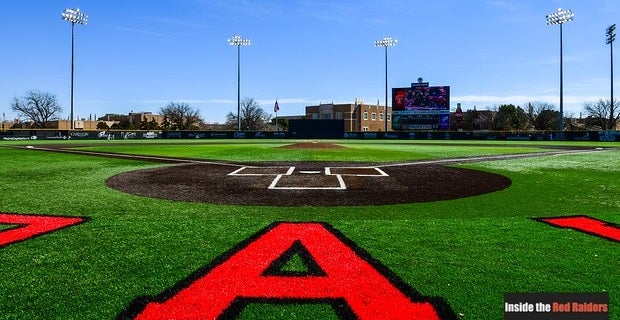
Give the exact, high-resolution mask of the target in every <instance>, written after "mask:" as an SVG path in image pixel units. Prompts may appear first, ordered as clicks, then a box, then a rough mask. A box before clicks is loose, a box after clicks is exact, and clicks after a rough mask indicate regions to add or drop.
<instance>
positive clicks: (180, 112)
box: [9, 90, 620, 131]
mask: <svg viewBox="0 0 620 320" xmlns="http://www.w3.org/2000/svg"><path fill="white" fill-rule="evenodd" d="M9 107H10V109H11V110H13V111H14V112H16V113H17V114H18V116H19V117H20V119H22V120H26V121H30V122H31V123H32V128H49V127H50V125H51V122H53V121H56V120H59V117H60V114H61V113H62V107H61V106H60V104H59V103H58V100H57V98H56V96H55V95H53V94H51V93H48V92H42V91H39V90H30V91H28V92H26V94H25V95H24V96H22V97H15V98H14V99H13V100H12V101H11V102H10V104H9ZM619 109H620V104H619V103H618V102H617V101H614V103H613V104H612V103H611V101H610V100H603V99H599V100H598V101H596V102H588V103H585V104H584V106H583V110H584V112H585V114H586V117H587V118H586V121H587V122H588V123H587V124H588V125H589V126H590V127H592V128H600V129H602V130H613V129H614V128H616V126H617V125H618V123H619V121H620V110H619ZM239 111H240V112H239V115H237V114H236V113H233V112H230V113H228V114H227V115H226V121H225V123H224V124H223V126H222V128H223V129H227V130H236V129H237V117H239V118H240V121H239V123H240V125H241V130H245V131H259V130H270V129H273V128H274V125H275V122H274V121H273V119H272V117H271V114H269V113H268V112H267V111H265V109H263V108H262V107H261V106H260V105H259V104H258V102H256V101H255V100H254V99H252V98H244V99H243V100H242V101H241V105H240V110H239ZM487 111H488V112H482V111H481V112H478V111H476V110H475V109H474V111H473V112H468V113H467V115H466V117H465V118H464V119H462V121H460V119H459V123H457V127H458V126H459V125H460V126H461V127H467V129H473V130H475V129H477V127H476V125H477V123H476V122H478V125H479V123H480V121H481V118H482V117H484V121H485V122H486V124H487V126H486V127H488V128H489V129H491V130H531V129H534V130H558V129H559V127H558V126H559V111H557V110H556V109H555V106H554V105H552V104H549V103H544V102H534V103H528V105H527V106H526V107H525V108H522V107H520V106H515V105H513V104H504V105H500V106H498V107H497V106H494V107H489V108H487ZM159 113H160V115H161V116H163V117H164V119H163V121H162V123H159V122H157V121H155V119H151V120H148V119H147V118H146V117H144V119H142V121H140V123H131V122H130V121H129V117H128V116H126V115H107V116H105V117H101V118H99V119H97V120H99V121H100V122H99V124H98V125H97V128H98V129H140V130H200V129H205V126H206V124H205V123H204V120H203V119H202V118H201V117H200V110H199V109H198V108H196V107H193V106H191V105H189V104H187V103H185V102H170V103H169V104H167V105H166V106H164V107H161V108H160V109H159ZM106 120H109V121H115V123H114V124H113V125H112V127H108V125H107V123H105V121H106ZM279 120H282V119H279ZM564 123H565V124H566V126H568V128H567V127H565V128H564V129H569V130H570V129H574V128H571V127H570V126H571V124H570V123H566V122H564ZM466 124H469V125H466ZM286 125H287V124H286V122H282V121H278V124H277V127H278V128H282V129H286Z"/></svg>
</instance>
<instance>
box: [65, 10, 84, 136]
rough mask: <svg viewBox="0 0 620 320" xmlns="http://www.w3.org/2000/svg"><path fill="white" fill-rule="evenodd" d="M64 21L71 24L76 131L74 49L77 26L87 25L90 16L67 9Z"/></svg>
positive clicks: (72, 128) (72, 125)
mask: <svg viewBox="0 0 620 320" xmlns="http://www.w3.org/2000/svg"><path fill="white" fill-rule="evenodd" d="M62 19H63V20H66V21H69V22H71V130H74V129H75V127H74V124H73V73H74V69H75V68H74V49H75V24H81V25H86V23H87V22H88V16H87V15H86V14H84V12H82V11H80V8H77V9H65V10H64V11H63V12H62Z"/></svg>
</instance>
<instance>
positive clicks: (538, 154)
mask: <svg viewBox="0 0 620 320" xmlns="http://www.w3.org/2000/svg"><path fill="white" fill-rule="evenodd" d="M600 151H603V149H594V150H591V149H587V150H563V151H549V152H534V153H521V154H506V155H499V156H483V157H471V158H454V159H440V160H426V161H415V162H403V163H390V164H383V165H377V167H378V168H379V167H380V168H387V167H402V166H416V165H429V164H430V165H435V164H452V163H470V162H482V161H499V160H510V159H520V158H533V157H544V156H555V155H564V154H576V153H594V152H600Z"/></svg>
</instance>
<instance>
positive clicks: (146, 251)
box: [0, 141, 620, 319]
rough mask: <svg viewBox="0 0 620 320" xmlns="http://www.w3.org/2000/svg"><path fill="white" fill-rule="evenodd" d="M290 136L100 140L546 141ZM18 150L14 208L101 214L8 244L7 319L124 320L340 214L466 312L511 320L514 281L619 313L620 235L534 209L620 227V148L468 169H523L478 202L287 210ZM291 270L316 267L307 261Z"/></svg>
mask: <svg viewBox="0 0 620 320" xmlns="http://www.w3.org/2000/svg"><path fill="white" fill-rule="evenodd" d="M286 143H287V142H286V141H267V142H264V141H258V142H252V143H247V142H244V141H230V142H227V143H223V142H221V141H220V142H218V143H213V144H202V143H191V144H182V145H168V144H162V143H153V144H149V145H141V144H133V145H118V143H117V144H116V145H115V144H114V142H112V143H99V145H98V146H96V147H92V148H95V149H96V150H97V151H113V152H121V153H123V152H125V153H137V154H155V155H169V156H181V157H196V158H201V159H215V160H225V161H258V160H265V161H269V160H278V161H293V160H296V161H319V160H320V161H362V162H374V161H377V162H391V161H404V160H418V159H436V158H443V157H466V156H479V155H487V154H508V153H523V152H532V151H536V150H540V149H539V148H540V147H543V148H546V146H545V145H543V144H539V143H532V144H525V145H524V144H519V145H518V146H511V145H503V144H501V143H497V142H493V143H489V144H487V145H485V146H479V147H475V146H470V145H458V144H456V145H455V144H446V145H436V144H425V143H406V142H401V143H362V142H352V143H348V142H343V141H338V142H334V143H338V144H341V145H344V146H347V147H348V148H345V149H337V150H328V151H327V152H325V151H317V150H313V151H311V152H310V151H308V152H298V153H297V152H291V151H290V150H288V151H287V150H284V149H282V148H278V147H279V146H281V145H284V144H286ZM13 145H15V143H1V144H0V159H1V163H2V166H0V177H2V178H1V179H2V183H1V184H0V212H6V213H22V214H48V215H62V216H80V217H88V218H89V219H90V220H89V221H88V222H87V223H83V224H80V225H77V226H73V227H70V228H66V229H62V230H59V231H56V232H53V233H50V234H47V235H44V236H41V237H37V238H34V239H31V240H28V241H23V242H20V243H16V244H12V245H8V246H5V247H1V248H0V261H2V263H0V274H2V278H1V279H0V296H2V298H1V299H0V310H2V318H4V319H50V318H55V319H110V318H115V317H116V316H117V315H118V314H119V313H121V312H122V311H123V310H124V308H126V307H127V306H128V304H129V303H130V302H131V301H132V300H134V299H136V298H138V297H141V296H156V295H158V294H160V293H161V292H163V291H164V290H166V289H168V288H170V287H172V286H174V285H175V284H176V283H177V282H179V281H181V280H182V279H184V278H186V277H187V276H188V275H189V274H191V273H192V272H194V271H195V270H197V269H200V268H201V267H203V266H205V265H207V264H209V263H210V262H211V261H213V260H214V259H216V258H217V257H218V256H220V255H221V254H223V253H224V252H227V251H228V250H230V248H232V247H234V246H235V245H236V244H238V243H239V242H241V241H244V240H245V239H247V238H248V237H250V236H251V235H253V234H254V233H256V232H257V231H258V230H261V229H262V228H264V227H265V226H266V225H269V224H270V223H272V222H273V221H324V222H327V223H329V224H331V225H332V226H333V227H334V228H336V229H337V230H339V231H340V232H342V233H343V234H344V235H346V237H348V238H349V239H350V240H352V241H353V242H355V243H356V244H357V245H358V246H359V247H361V248H363V249H364V250H366V251H367V252H368V253H369V254H370V255H371V256H372V257H373V258H375V259H377V260H378V261H380V262H381V263H382V264H383V265H385V266H387V267H388V268H389V269H390V270H392V271H393V272H394V273H395V274H396V275H398V276H399V277H400V278H401V279H402V280H404V281H405V282H406V283H407V284H408V285H410V286H411V287H413V288H415V289H416V290H417V291H419V292H420V293H421V294H423V295H425V296H433V297H441V298H443V299H444V300H445V301H446V302H447V303H448V304H449V305H450V306H451V308H452V309H453V310H454V312H455V314H457V315H458V317H459V318H463V319H498V318H502V315H503V295H504V293H508V292H550V293H551V292H608V293H609V298H610V303H611V305H610V319H615V318H618V317H620V304H619V303H618V301H620V290H618V283H620V273H618V272H617V271H616V269H617V267H616V266H617V264H618V261H619V257H620V244H619V243H617V242H613V241H610V240H607V239H602V238H598V237H595V236H592V235H588V234H585V233H581V232H577V231H574V230H568V229H559V228H553V227H550V226H548V225H546V224H543V223H540V222H538V221H535V220H533V219H531V218H537V217H548V216H563V215H578V214H579V215H589V216H591V217H594V218H598V219H601V220H605V221H608V222H611V223H615V224H618V223H620V220H619V219H618V214H620V198H619V197H618V194H620V179H618V177H619V176H620V150H618V149H613V150H608V151H601V152H593V153H588V154H574V155H559V156H551V157H539V158H529V159H514V160H503V161H488V162H479V163H470V164H466V165H462V166H465V167H468V168H474V169H479V170H486V171H492V172H495V173H499V174H502V175H505V176H507V177H509V178H510V179H511V180H512V185H511V187H510V188H508V189H505V190H502V191H499V192H495V193H490V194H485V195H481V196H476V197H470V198H463V199H458V200H451V201H440V202H431V203H418V204H403V205H388V206H363V207H299V208H284V207H258V206H233V205H211V204H201V203H187V202H174V201H169V200H159V199H150V198H144V197H139V196H135V195H130V194H124V193H121V192H119V191H116V190H112V189H109V188H108V187H106V185H105V183H104V181H105V180H106V179H107V178H108V177H110V176H112V175H114V174H117V173H121V172H126V171H129V170H138V169H143V168H149V167H153V166H160V165H162V164H154V163H149V162H141V161H135V160H126V159H111V158H103V157H92V156H85V155H74V154H62V153H50V152H40V151H33V150H28V149H14V148H10V147H9V146H13ZM68 145H70V144H68ZM585 145H586V144H580V145H579V146H580V147H584V146H585ZM587 145H588V146H591V147H592V148H595V147H602V146H606V147H609V146H612V147H615V146H617V145H614V144H596V143H593V144H587ZM557 146H558V145H557V144H554V145H552V147H557ZM454 183H458V180H456V181H455V182H454ZM446 187H449V186H446ZM4 227H6V226H4ZM2 228H3V227H2V226H0V231H1V230H3V229H2ZM286 267H287V268H291V269H292V270H298V269H300V268H303V266H300V264H299V263H298V262H295V261H293V262H292V263H291V264H290V265H287V266H286ZM330 317H331V318H333V317H334V314H333V311H332V310H331V308H329V306H326V305H320V304H319V305H314V304H302V305H287V304H285V305H276V306H274V305H271V304H267V305H265V304H260V303H257V304H251V305H249V306H248V307H247V308H246V309H244V311H243V312H242V313H241V314H240V318H242V319H257V318H262V319H267V318H275V319H280V318H294V319H316V318H330Z"/></svg>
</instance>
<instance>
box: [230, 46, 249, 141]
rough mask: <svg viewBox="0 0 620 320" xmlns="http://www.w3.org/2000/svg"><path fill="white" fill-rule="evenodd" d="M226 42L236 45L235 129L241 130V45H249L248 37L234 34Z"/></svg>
mask: <svg viewBox="0 0 620 320" xmlns="http://www.w3.org/2000/svg"><path fill="white" fill-rule="evenodd" d="M228 44H229V45H231V46H237V131H241V46H249V45H250V39H243V38H241V36H239V35H234V36H233V37H232V38H230V39H228Z"/></svg>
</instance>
